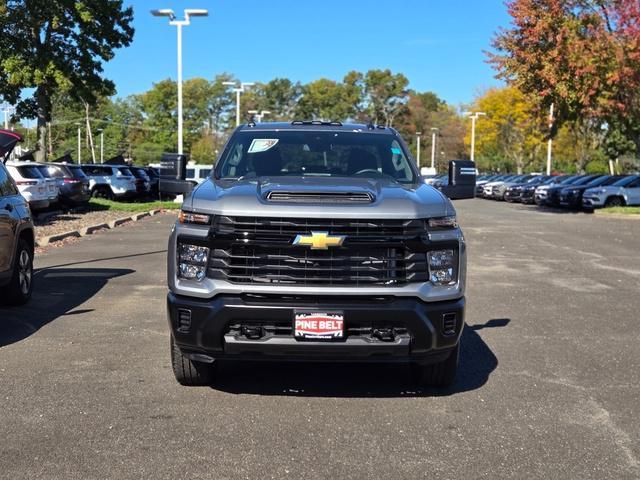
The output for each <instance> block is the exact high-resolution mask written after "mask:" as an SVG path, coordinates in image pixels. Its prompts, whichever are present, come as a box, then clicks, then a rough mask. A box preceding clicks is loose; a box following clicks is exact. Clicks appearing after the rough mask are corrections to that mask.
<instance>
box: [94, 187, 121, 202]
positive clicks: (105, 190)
mask: <svg viewBox="0 0 640 480" xmlns="http://www.w3.org/2000/svg"><path fill="white" fill-rule="evenodd" d="M91 196H92V197H94V198H104V199H105V200H114V199H115V195H114V194H113V190H111V187H106V186H103V187H96V188H94V189H93V191H92V192H91Z"/></svg>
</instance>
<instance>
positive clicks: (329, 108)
mask: <svg viewBox="0 0 640 480" xmlns="http://www.w3.org/2000/svg"><path fill="white" fill-rule="evenodd" d="M357 111H358V110H357V104H354V103H353V97H352V92H351V90H350V89H349V88H348V87H346V86H345V84H343V83H340V82H336V81H334V80H329V79H327V78H321V79H319V80H315V81H313V82H311V83H308V84H306V85H304V86H303V87H302V97H301V98H300V101H299V102H298V106H297V109H296V118H297V119H304V120H307V119H314V120H327V121H346V120H349V119H352V118H354V116H355V115H356V114H357Z"/></svg>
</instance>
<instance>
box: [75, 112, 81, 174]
mask: <svg viewBox="0 0 640 480" xmlns="http://www.w3.org/2000/svg"><path fill="white" fill-rule="evenodd" d="M76 125H77V126H78V165H81V164H82V133H81V131H80V130H81V126H82V124H81V123H79V122H76Z"/></svg>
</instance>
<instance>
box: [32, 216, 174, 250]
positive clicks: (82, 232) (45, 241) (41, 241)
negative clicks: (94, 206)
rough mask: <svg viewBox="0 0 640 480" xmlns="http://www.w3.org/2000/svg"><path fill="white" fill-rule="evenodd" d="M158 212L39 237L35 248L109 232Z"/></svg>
mask: <svg viewBox="0 0 640 480" xmlns="http://www.w3.org/2000/svg"><path fill="white" fill-rule="evenodd" d="M160 212H162V209H159V208H158V209H155V210H150V211H148V212H142V213H134V214H133V215H131V216H129V217H122V218H118V219H117V220H112V221H110V222H106V223H98V224H96V225H91V226H89V227H82V228H79V229H78V230H71V231H69V232H64V233H57V234H56V235H50V236H48V237H40V238H38V239H37V240H36V246H37V247H46V246H47V245H49V244H50V243H52V242H59V241H60V240H64V239H65V238H70V237H76V238H80V237H84V236H87V235H91V234H92V233H94V232H96V231H98V230H103V229H108V230H110V229H112V228H116V227H117V226H119V225H122V224H124V223H129V222H137V221H138V220H140V219H141V218H145V217H151V216H154V215H157V214H158V213H160Z"/></svg>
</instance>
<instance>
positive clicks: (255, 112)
mask: <svg viewBox="0 0 640 480" xmlns="http://www.w3.org/2000/svg"><path fill="white" fill-rule="evenodd" d="M247 113H250V114H251V115H257V114H258V110H249V111H248V112H247Z"/></svg>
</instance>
